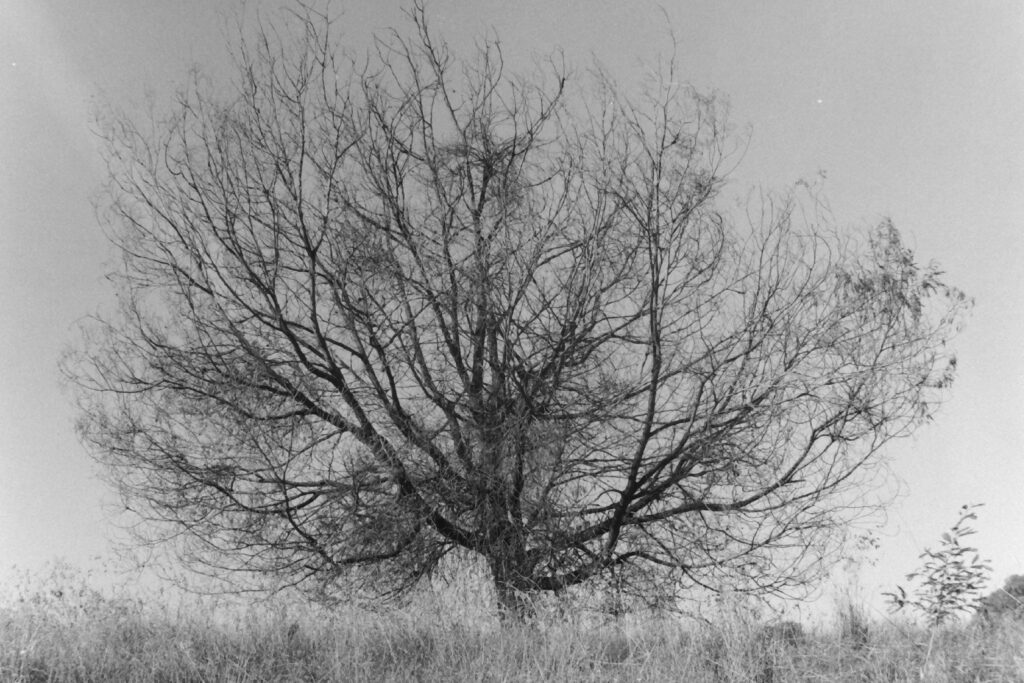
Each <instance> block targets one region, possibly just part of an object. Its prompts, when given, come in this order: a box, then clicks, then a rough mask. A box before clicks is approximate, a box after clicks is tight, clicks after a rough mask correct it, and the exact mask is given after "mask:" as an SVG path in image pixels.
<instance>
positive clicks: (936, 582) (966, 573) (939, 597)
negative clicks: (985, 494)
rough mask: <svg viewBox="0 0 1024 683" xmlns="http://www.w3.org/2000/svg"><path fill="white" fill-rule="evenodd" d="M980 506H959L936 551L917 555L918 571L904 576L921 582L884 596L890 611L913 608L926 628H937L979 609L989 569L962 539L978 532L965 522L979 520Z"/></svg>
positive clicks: (975, 549) (927, 551)
mask: <svg viewBox="0 0 1024 683" xmlns="http://www.w3.org/2000/svg"><path fill="white" fill-rule="evenodd" d="M979 507H981V504H977V505H964V506H962V507H961V508H960V517H959V519H958V520H957V522H956V524H954V525H953V526H952V527H951V528H950V530H949V531H947V532H945V533H943V534H942V540H941V544H940V546H939V549H938V550H932V549H930V548H925V550H924V552H923V553H921V554H920V555H919V556H918V557H919V558H920V559H921V560H923V564H922V566H921V568H920V569H919V570H917V571H915V572H911V573H910V574H907V581H915V580H919V581H920V585H919V586H918V588H917V589H916V590H914V591H913V593H912V594H908V593H907V591H906V590H905V589H904V588H903V587H902V586H897V587H896V589H895V590H894V591H893V592H891V593H885V594H884V595H885V597H886V598H887V599H888V601H889V603H890V605H891V609H892V611H894V612H896V611H899V610H901V609H903V608H904V607H913V608H914V609H916V610H917V611H919V612H921V613H922V614H923V615H924V617H925V620H926V622H927V623H928V625H929V626H940V625H942V624H944V623H946V622H947V621H949V620H951V619H954V618H956V617H957V616H958V615H959V614H969V613H971V612H973V611H975V610H976V609H977V608H978V605H979V604H980V602H981V599H982V590H983V589H984V587H985V585H986V584H987V583H988V580H989V576H990V574H991V573H992V567H991V565H990V563H989V561H988V560H982V559H981V558H980V556H979V555H978V550H977V548H973V547H971V546H968V545H965V544H964V542H963V540H964V539H965V538H966V537H968V536H971V535H972V534H975V533H977V532H976V531H975V530H974V529H973V528H972V527H970V526H969V525H968V523H969V522H972V521H974V520H976V519H977V518H978V515H977V513H975V510H976V509H977V508H979Z"/></svg>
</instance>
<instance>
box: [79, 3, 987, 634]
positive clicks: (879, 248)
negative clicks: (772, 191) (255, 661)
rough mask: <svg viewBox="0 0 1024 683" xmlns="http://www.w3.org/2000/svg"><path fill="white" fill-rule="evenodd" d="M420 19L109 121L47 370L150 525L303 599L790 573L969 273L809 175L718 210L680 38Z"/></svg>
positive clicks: (776, 582) (930, 403) (709, 115)
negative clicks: (499, 37)
mask: <svg viewBox="0 0 1024 683" xmlns="http://www.w3.org/2000/svg"><path fill="white" fill-rule="evenodd" d="M410 16H411V27H412V31H410V35H409V36H407V37H405V36H403V35H402V34H399V33H397V32H393V33H390V34H388V35H387V36H384V37H382V38H379V39H378V40H377V41H376V43H375V50H374V51H373V52H372V54H371V55H370V57H369V58H367V59H365V60H362V61H360V62H359V64H358V65H357V64H356V62H354V61H346V60H344V59H342V58H341V57H340V56H339V53H338V52H337V51H336V49H335V45H334V42H333V39H332V38H331V35H330V31H329V27H330V22H328V21H326V20H325V19H323V18H322V17H318V16H315V15H312V14H306V15H303V16H301V17H299V22H298V25H299V26H300V27H301V29H302V32H301V36H299V37H298V38H296V39H295V40H292V39H289V38H288V37H287V36H289V35H292V34H289V33H288V32H287V31H281V32H277V33H272V32H263V33H262V34H261V35H260V37H259V40H258V41H256V42H255V43H252V42H250V43H247V44H246V43H243V45H242V48H241V49H240V52H239V54H240V58H239V65H240V67H241V68H240V70H239V73H240V81H239V84H238V87H237V89H236V90H235V91H234V92H233V94H232V95H231V96H230V97H225V96H220V95H214V94H212V92H211V90H210V89H209V88H208V87H206V86H204V85H203V84H202V83H201V82H197V83H196V84H195V85H193V86H192V87H191V88H189V89H188V90H187V92H186V93H185V94H184V95H183V96H182V97H181V100H180V103H179V106H177V108H176V109H175V112H176V113H175V114H174V115H173V116H172V117H171V118H170V119H169V120H167V121H165V122H163V123H161V124H159V125H157V126H155V127H154V130H153V131H149V132H144V131H142V130H141V129H140V128H139V127H138V126H136V125H134V124H132V123H131V122H130V121H129V120H127V119H126V118H123V117H122V118H120V119H118V120H116V121H115V123H114V124H113V125H111V126H110V129H109V130H110V134H109V138H108V140H109V145H108V149H109V164H110V169H111V172H110V177H111V190H110V193H109V197H110V201H109V213H108V217H109V219H110V220H109V222H110V225H112V226H113V228H112V229H111V234H112V236H113V239H114V241H115V243H116V245H117V248H118V250H119V253H120V255H121V256H122V257H123V260H122V267H121V268H120V270H119V271H118V272H117V273H116V274H114V276H113V277H114V278H115V279H116V281H117V283H118V286H119V289H118V291H119V295H120V302H121V304H122V305H121V308H120V311H119V313H117V314H114V315H111V316H108V317H107V318H105V319H97V320H94V321H93V322H92V323H90V324H88V325H87V326H86V340H85V341H84V342H83V343H82V344H81V345H80V347H79V348H78V351H77V352H75V353H72V354H70V355H69V358H68V361H67V363H66V364H65V368H66V372H67V373H68V374H69V375H70V376H71V377H72V379H73V381H74V382H75V383H77V385H78V386H79V387H80V388H81V390H80V391H79V396H80V400H81V404H82V418H81V423H80V431H81V434H82V435H83V437H84V439H85V441H86V442H87V443H88V444H89V445H90V446H91V449H92V452H94V453H95V455H96V457H97V458H98V459H99V460H100V461H101V462H102V463H104V464H105V465H106V466H107V468H108V469H107V471H108V472H110V473H111V475H112V478H113V479H114V480H115V481H116V482H117V483H118V485H119V486H120V488H121V491H122V493H123V495H124V497H125V499H126V501H128V502H129V504H130V505H131V507H132V509H133V510H135V511H136V512H137V513H138V514H139V515H141V517H142V518H143V519H144V520H146V521H147V522H149V523H148V524H147V525H146V526H144V527H142V528H143V529H144V530H145V531H144V533H146V534H156V533H158V532H159V530H160V529H164V530H166V531H168V534H167V537H168V538H173V539H174V540H175V544H176V545H175V547H176V548H177V549H178V551H180V554H181V556H182V557H183V558H184V559H185V560H187V561H188V562H189V563H190V564H191V566H193V567H195V568H204V567H205V568H207V569H209V570H213V571H215V572H220V571H222V570H237V571H239V572H241V573H242V574H243V575H244V574H245V573H251V574H253V575H257V576H258V575H272V576H276V577H281V578H283V579H284V580H286V581H288V582H291V583H294V584H301V585H307V586H310V587H315V588H316V589H317V590H319V591H323V592H324V594H325V595H330V594H331V593H332V591H335V590H342V589H343V588H345V589H349V588H351V587H353V586H356V587H363V588H368V589H372V590H374V591H375V592H376V593H379V594H394V595H400V594H403V593H404V592H405V591H406V590H407V589H409V588H410V587H411V586H413V585H415V584H416V583H417V582H418V581H419V580H420V579H421V578H422V577H424V576H425V575H427V574H429V573H430V572H432V571H433V570H434V569H436V568H437V567H438V566H439V563H441V562H442V560H443V558H445V557H446V556H450V555H459V554H461V555H463V556H466V557H477V558H481V560H482V561H485V562H486V564H487V566H488V567H489V570H490V573H491V576H492V577H493V582H494V586H495V590H496V594H497V600H498V604H499V606H500V607H501V608H502V609H503V611H504V612H505V613H509V614H512V615H522V614H523V613H524V610H525V609H526V608H525V607H524V603H523V597H524V596H526V597H528V596H530V595H532V594H538V593H542V592H548V591H561V590H563V589H566V588H569V587H573V586H580V585H594V584H595V583H596V582H600V581H603V580H607V581H610V582H612V583H614V585H615V586H616V588H617V590H622V589H625V590H626V591H627V592H628V591H632V593H631V594H634V595H640V596H645V597H648V598H650V597H652V596H654V597H659V598H664V597H668V596H672V595H674V594H675V593H676V592H677V591H685V590H687V589H688V588H692V587H693V586H695V585H700V586H705V587H708V588H711V589H714V590H717V589H721V588H723V587H728V588H729V589H730V590H740V591H743V590H749V591H755V592H759V593H772V592H780V591H785V590H788V589H791V588H793V587H799V586H801V585H803V584H804V583H805V582H806V581H807V580H808V579H809V578H811V577H812V576H813V575H814V574H815V572H817V571H818V570H820V569H821V568H822V567H823V564H822V562H821V560H822V559H823V558H825V557H827V556H828V553H829V551H830V549H834V548H835V542H836V540H837V539H838V538H839V534H838V533H837V532H838V530H839V529H841V527H840V525H841V524H843V523H845V522H846V521H847V520H848V518H849V516H850V513H851V510H854V509H855V508H856V506H857V505H858V503H857V502H856V497H855V494H856V493H857V492H858V491H859V490H860V489H858V487H859V486H862V485H863V481H864V479H863V477H862V476H860V474H861V473H862V472H864V471H865V469H866V466H867V465H869V464H872V463H875V462H877V461H878V458H877V456H878V455H879V451H880V449H881V448H882V446H884V445H885V444H886V443H887V442H888V441H889V440H890V439H892V438H894V437H898V436H902V435H906V434H909V433H910V432H911V431H912V430H913V429H914V428H916V427H917V426H918V425H920V424H921V423H922V422H923V421H924V420H926V419H927V418H929V417H930V416H931V414H932V412H933V408H934V407H935V405H936V403H937V401H938V400H939V399H940V398H941V394H942V389H943V388H944V387H946V386H947V385H948V384H949V383H950V381H951V378H952V371H953V369H954V362H955V361H954V359H953V357H952V356H951V355H949V354H948V352H947V351H946V349H945V345H946V342H947V340H949V339H950V338H951V337H952V335H953V334H954V333H955V331H956V329H957V326H958V320H959V318H960V314H961V313H962V312H963V311H964V310H965V308H966V307H967V306H968V304H969V302H968V301H967V299H966V298H965V297H964V296H963V294H962V293H960V292H959V291H958V290H955V289H952V288H949V287H947V286H945V285H944V284H942V282H941V280H940V277H941V273H940V272H939V271H937V270H936V269H935V268H934V267H929V268H919V267H918V265H917V264H916V263H915V260H914V258H913V255H912V254H911V252H910V251H909V250H908V249H907V248H906V247H904V246H903V245H902V244H901V242H900V237H899V234H898V233H897V231H896V230H895V229H894V228H893V227H892V225H891V224H890V223H888V222H884V223H882V225H880V226H879V227H878V228H877V229H876V230H873V231H870V232H869V233H866V234H856V233H852V232H851V233H844V232H842V231H839V230H837V229H835V228H834V227H832V225H831V223H830V221H829V220H828V219H827V217H826V216H825V215H823V213H822V212H820V211H816V207H817V205H816V204H815V203H814V193H813V192H810V193H807V195H806V196H807V197H808V198H809V199H807V198H805V199H800V197H801V196H803V195H802V194H801V193H802V192H803V189H807V188H803V189H801V188H800V187H797V188H794V189H793V191H792V192H789V193H787V194H784V195H771V196H762V197H760V198H756V200H755V201H753V202H750V203H749V204H748V207H747V209H746V211H745V212H740V213H741V214H742V215H741V216H740V218H739V220H736V219H733V218H732V217H730V215H728V214H727V213H724V212H722V211H721V210H719V209H716V207H715V200H716V198H717V197H718V196H719V194H720V191H721V188H722V185H723V182H724V176H725V172H724V170H723V164H724V163H725V160H726V158H727V157H728V156H729V154H728V152H729V145H730V144H732V138H731V137H730V134H729V133H728V130H727V127H726V125H725V119H724V114H723V112H722V110H721V107H720V105H719V104H718V103H717V102H716V100H715V99H714V98H711V97H706V96H702V95H701V94H699V93H697V92H695V91H694V90H693V89H692V88H689V87H684V86H680V85H678V82H677V81H678V74H677V73H676V71H675V69H676V67H675V65H674V64H671V63H670V64H669V65H668V66H666V67H663V68H662V69H661V70H659V71H657V72H656V73H654V74H653V75H652V77H651V78H650V79H649V80H648V81H647V82H646V84H645V85H644V86H643V87H642V88H640V87H638V88H634V89H631V90H628V91H627V90H625V89H623V88H621V87H618V86H616V85H615V83H614V82H613V80H612V79H611V78H610V77H609V76H608V75H607V74H606V73H604V72H603V71H601V70H600V69H598V68H594V69H591V70H589V71H587V72H585V73H583V74H582V75H578V76H571V75H570V72H569V71H568V70H567V69H565V68H564V67H563V66H562V65H561V62H560V60H559V59H557V58H553V59H549V60H548V61H547V62H545V63H544V65H542V66H541V67H539V69H538V71H537V73H534V74H532V75H531V76H529V77H527V78H523V77H519V76H515V75H510V74H508V73H506V71H505V69H504V63H503V60H502V52H501V49H500V45H499V43H498V42H497V41H496V40H489V41H484V42H483V43H481V44H480V46H479V47H478V49H477V51H476V53H475V54H474V55H473V58H472V59H471V60H469V61H459V60H457V59H456V58H455V57H453V55H452V54H451V53H450V51H449V48H448V47H447V45H446V44H445V43H444V42H443V41H441V40H440V39H438V38H437V37H436V35H435V34H433V33H432V32H431V31H430V30H428V26H427V22H426V18H425V14H424V12H423V9H422V7H419V6H417V7H416V8H415V9H414V10H413V11H412V12H411V14H410ZM268 34H269V35H268ZM154 522H155V523H156V524H153V523H154ZM623 587H625V588H623Z"/></svg>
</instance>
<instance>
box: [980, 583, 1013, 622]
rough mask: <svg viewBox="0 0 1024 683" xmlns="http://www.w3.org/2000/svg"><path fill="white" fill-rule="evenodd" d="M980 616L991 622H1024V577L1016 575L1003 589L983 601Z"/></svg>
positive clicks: (995, 591) (997, 590) (993, 592)
mask: <svg viewBox="0 0 1024 683" xmlns="http://www.w3.org/2000/svg"><path fill="white" fill-rule="evenodd" d="M978 614H979V615H980V616H981V617H983V618H985V619H989V620H995V619H1003V618H1011V619H1017V620H1021V621H1024V575H1022V574H1014V575H1013V576H1011V577H1010V578H1008V579H1007V580H1006V583H1005V584H1004V585H1003V587H1002V588H999V589H996V590H994V591H992V593H990V594H989V595H987V596H985V598H984V599H982V601H981V604H980V605H979V607H978Z"/></svg>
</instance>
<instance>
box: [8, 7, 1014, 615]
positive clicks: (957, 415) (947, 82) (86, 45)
mask: <svg viewBox="0 0 1024 683" xmlns="http://www.w3.org/2000/svg"><path fill="white" fill-rule="evenodd" d="M288 5H289V3H287V2H280V1H278V0H248V2H246V3H245V7H246V8H245V16H247V17H249V18H250V19H251V18H252V17H255V16H257V15H259V16H263V17H267V18H270V19H274V18H277V17H280V16H281V12H282V8H283V7H287V6H288ZM241 6H242V3H241V2H236V1H235V0H225V1H223V2H210V1H208V0H177V1H176V2H165V1H164V0H91V1H90V2H88V3H84V2H80V0H0V578H2V577H3V576H4V574H3V572H4V571H5V570H6V569H7V568H8V567H10V566H11V565H13V564H17V565H18V566H20V567H23V568H29V569H33V568H38V567H41V566H43V564H44V563H46V562H48V561H51V560H53V559H54V558H57V557H62V558H65V559H66V560H67V561H69V562H71V563H72V564H76V565H82V566H85V565H88V564H89V563H92V562H96V561H97V558H105V557H111V556H112V553H113V551H112V550H111V543H110V541H111V539H112V538H114V537H115V536H116V531H115V526H114V525H113V523H112V522H113V517H112V512H111V507H110V506H111V505H112V504H113V503H114V501H113V497H112V495H111V493H110V492H109V490H108V489H107V488H106V487H105V486H104V485H103V484H102V483H101V482H100V481H99V480H98V479H97V478H96V476H95V475H96V472H95V469H94V467H93V465H92V462H91V460H90V459H89V457H88V455H87V453H86V451H85V449H84V448H83V446H82V445H81V444H80V443H79V442H78V440H77V438H76V436H75V433H74V420H75V408H74V405H73V400H72V397H71V395H70V393H69V392H68V391H67V390H66V389H64V388H62V386H61V381H60V378H59V373H58V370H57V362H58V359H59V357H60V354H61V352H62V351H63V350H64V349H66V348H67V346H68V345H69V344H70V343H71V342H72V340H73V338H74V329H75V325H76V323H77V321H79V320H81V319H82V317H83V316H87V315H90V314H92V313H95V312H97V311H98V310H101V309H102V307H103V305H104V304H105V303H109V302H110V300H111V298H112V293H111V289H110V287H109V286H108V283H107V282H106V281H105V279H104V274H105V272H106V271H107V270H108V264H109V263H110V262H111V260H112V258H113V256H114V255H113V252H112V251H111V249H110V248H109V246H108V244H107V242H106V240H105V238H104V236H103V229H102V226H101V225H100V223H99V222H98V219H97V216H96V212H95V210H94V208H93V202H94V199H95V198H96V196H97V194H98V192H99V190H100V188H101V186H102V183H103V180H104V168H103V164H102V161H101V158H100V148H99V144H98V141H97V139H96V137H95V135H94V134H93V132H92V131H93V129H94V125H93V120H94V115H95V113H96V112H97V111H98V109H99V108H101V107H104V106H113V107H114V108H118V109H126V110H129V111H133V110H141V108H142V107H143V106H144V103H145V102H147V101H149V100H152V101H153V102H156V103H157V104H158V105H166V104H167V103H169V102H170V100H171V98H172V96H173V93H174V90H175V89H176V88H177V87H178V86H179V85H181V84H182V83H183V82H184V81H185V80H186V78H187V77H188V73H189V69H190V68H192V67H193V66H195V65H198V66H199V67H200V68H201V69H202V70H203V71H204V72H206V73H208V74H210V75H211V76H212V77H213V78H214V79H215V81H217V82H220V83H225V84H226V83H227V79H228V78H230V76H231V66H230V59H229V50H228V43H229V42H230V40H231V39H232V31H233V29H232V26H233V25H234V20H233V19H231V18H232V17H237V16H238V10H239V8H241ZM403 6H405V4H404V3H400V2H393V3H392V2H387V1H379V2H376V1H375V2H356V1H354V0H353V1H350V2H347V3H342V2H336V3H334V4H333V5H332V12H334V13H336V14H338V15H339V17H340V18H339V21H338V27H339V29H340V33H341V36H342V40H344V41H347V42H348V44H349V45H351V46H357V47H358V46H360V45H365V43H366V40H367V37H368V36H369V35H370V34H371V33H372V32H373V31H379V30H383V29H386V28H387V27H390V26H398V27H399V28H403V27H407V26H408V23H407V22H405V21H404V19H403V15H402V8H403ZM428 14H429V16H430V17H431V21H432V22H433V25H434V27H435V28H436V29H437V31H438V32H439V33H441V34H443V35H444V37H445V38H446V39H447V40H448V41H449V42H450V43H451V44H452V46H453V47H454V48H455V49H456V50H459V49H465V48H466V47H468V46H471V45H472V41H473V40H474V38H476V37H479V36H480V35H481V34H482V33H483V32H485V31H489V30H493V32H495V33H497V35H498V36H500V38H501V40H502V44H503V47H504V50H505V54H506V56H507V57H509V59H510V61H511V62H512V63H513V64H515V63H517V62H519V63H524V64H525V63H527V62H528V60H529V59H530V57H531V55H535V54H540V55H543V54H547V53H549V52H550V51H551V50H552V49H554V48H556V47H561V48H562V49H563V50H564V52H565V54H566V56H567V58H568V59H569V60H570V61H571V62H573V63H576V64H578V65H586V64H587V63H588V62H589V60H590V59H591V58H596V59H598V60H600V61H601V62H602V63H604V64H605V65H607V66H608V67H609V68H610V69H611V70H612V71H613V72H614V73H615V74H616V75H618V76H619V77H620V78H622V79H630V78H635V77H637V75H638V74H639V70H638V69H639V65H640V64H642V63H644V62H648V63H650V62H651V61H652V60H654V59H656V58H657V56H658V54H659V52H660V53H662V54H667V53H668V52H670V49H671V38H670V36H673V35H674V37H675V40H676V42H677V46H678V48H677V49H678V57H679V60H680V64H681V65H682V77H683V78H685V79H686V80H688V81H689V82H691V83H692V84H694V85H696V86H697V87H699V88H702V89H707V90H710V89H714V90H716V91H718V92H720V93H722V94H723V95H724V96H725V97H727V99H728V101H729V102H730V104H731V120H732V122H733V123H734V124H736V126H737V128H738V129H739V130H740V131H744V130H748V131H749V136H750V138H749V146H748V148H747V150H746V152H745V154H744V155H743V158H742V162H741V163H740V165H739V167H738V168H737V169H736V170H735V171H734V172H733V175H732V181H731V183H732V184H731V185H730V188H731V190H733V191H738V192H743V191H745V190H746V189H747V188H751V187H757V186H763V187H768V188H771V187H775V188H782V187H785V186H786V185H790V184H792V183H793V182H795V181H797V180H798V179H800V178H817V177H819V174H820V173H824V175H825V177H826V178H827V180H826V181H825V184H824V190H825V194H826V196H827V197H828V200H829V204H830V207H831V210H832V213H833V215H834V217H835V220H836V222H837V223H839V224H842V225H849V226H854V227H856V228H863V227H865V226H869V225H872V224H874V223H877V222H878V221H879V220H881V219H882V218H883V217H885V216H888V217H890V218H891V219H892V220H893V222H894V223H895V225H896V226H897V228H899V229H900V230H901V232H902V233H903V235H904V237H905V238H906V240H907V242H908V243H909V244H910V245H911V246H912V247H913V248H914V249H915V251H916V253H917V255H918V258H919V259H920V260H921V261H923V262H925V263H927V262H929V261H932V260H935V261H937V262H939V263H940V264H941V265H942V266H943V268H944V269H945V271H946V272H947V279H948V281H949V282H950V283H952V284H954V285H956V286H958V287H960V288H961V289H963V290H964V291H966V292H967V293H968V294H969V295H970V296H972V297H974V299H975V300H976V306H975V309H974V311H973V313H972V315H971V317H970V319H969V320H968V324H967V327H966V328H965V330H964V332H963V334H962V335H961V336H960V337H959V338H958V339H957V341H956V348H957V353H958V359H959V363H958V369H959V377H958V380H957V382H956V384H955V386H954V387H953V391H952V393H951V396H950V398H949V400H948V401H947V403H946V404H945V405H944V406H943V408H942V410H941V411H940V412H939V414H938V416H937V419H936V420H935V422H934V423H932V424H930V425H927V426H925V427H924V428H922V429H921V430H920V431H919V432H918V433H917V434H916V435H915V436H914V437H912V438H910V439H906V440H903V441H900V442H897V443H895V444H893V445H892V446H891V447H890V448H889V449H888V451H887V455H886V457H887V458H888V459H889V462H890V463H891V466H892V471H893V474H894V476H895V477H897V479H898V481H899V482H901V491H902V493H901V495H900V497H899V498H897V500H896V501H895V502H894V504H893V505H892V506H891V507H890V508H889V510H888V513H887V515H886V517H885V519H884V520H882V522H883V524H882V526H881V527H880V528H879V529H877V533H878V534H879V540H880V547H879V549H878V550H877V551H875V552H872V553H868V554H865V555H864V556H863V557H862V559H863V560H864V566H863V567H862V568H861V571H860V574H859V579H858V580H859V582H860V592H861V593H862V594H864V595H865V596H867V597H868V599H869V600H874V601H875V602H876V603H877V600H876V598H877V596H878V595H879V594H880V593H881V591H882V590H887V589H890V588H891V587H892V586H893V585H894V584H895V583H898V582H900V581H901V580H902V577H903V575H904V574H905V573H907V572H909V571H911V570H913V569H915V568H916V567H917V565H918V561H917V559H916V558H917V555H918V554H919V553H920V552H921V550H922V549H923V548H924V546H935V545H937V543H938V538H939V535H940V534H941V532H942V531H943V530H945V529H946V528H948V527H949V526H950V525H951V524H952V523H953V522H954V521H955V520H956V513H957V509H958V508H959V506H960V505H962V504H965V503H984V504H985V506H984V507H983V508H981V509H980V512H979V519H978V520H977V522H976V523H975V526H976V528H977V529H978V532H979V533H978V534H977V535H976V536H974V537H972V539H971V540H972V541H973V542H974V545H976V546H977V547H978V548H980V550H981V552H982V556H983V557H987V558H990V559H991V561H992V565H993V569H994V576H993V578H994V583H993V587H995V585H997V584H1001V583H1002V581H1003V580H1004V579H1005V578H1006V577H1007V576H1009V575H1011V574H1015V573H1022V574H1024V495H1021V490H1022V488H1024V352H1022V344H1021V340H1022V339H1024V266H1022V264H1024V4H1022V3H1020V2H1019V1H1018V0H988V1H987V2H984V3H974V2H967V1H966V0H964V1H954V0H901V1H900V2H891V0H860V1H858V2H847V1H845V0H834V1H831V0H772V1H770V2H769V1H768V0H732V1H730V2H720V1H718V0H676V1H675V2H672V3H662V4H661V5H660V6H659V4H657V3H655V2H653V1H650V0H567V1H561V2H560V1H557V0H543V1H538V0H524V1H520V2H507V1H505V0H472V1H471V0H433V1H431V2H429V3H428ZM114 507H116V506H114ZM877 604H880V603H877Z"/></svg>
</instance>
